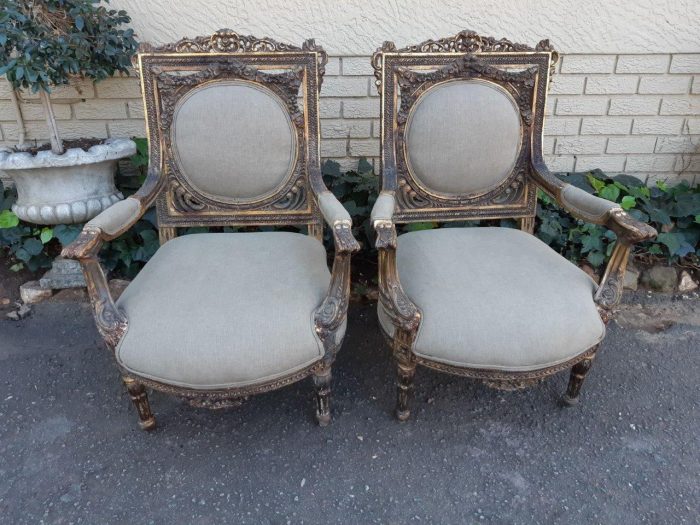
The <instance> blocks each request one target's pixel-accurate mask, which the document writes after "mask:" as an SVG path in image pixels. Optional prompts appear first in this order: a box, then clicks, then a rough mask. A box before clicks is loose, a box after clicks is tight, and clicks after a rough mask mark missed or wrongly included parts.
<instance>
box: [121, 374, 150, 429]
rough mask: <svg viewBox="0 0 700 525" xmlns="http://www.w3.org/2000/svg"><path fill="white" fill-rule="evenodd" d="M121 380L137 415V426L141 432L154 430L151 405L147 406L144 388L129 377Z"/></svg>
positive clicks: (146, 395)
mask: <svg viewBox="0 0 700 525" xmlns="http://www.w3.org/2000/svg"><path fill="white" fill-rule="evenodd" d="M122 380H123V381H124V386H126V389H127V390H128V391H129V395H130V396H131V401H133V403H134V406H135V407H136V411H137V412H138V414H139V426H140V427H141V429H143V430H153V429H154V428H156V418H155V416H154V415H153V412H151V405H149V404H148V394H147V393H146V388H145V387H144V386H143V385H142V384H141V383H139V382H138V381H136V380H135V379H132V378H130V377H124V378H122Z"/></svg>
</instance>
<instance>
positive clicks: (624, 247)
mask: <svg viewBox="0 0 700 525" xmlns="http://www.w3.org/2000/svg"><path fill="white" fill-rule="evenodd" d="M532 168H533V170H532V174H533V176H534V178H535V180H536V181H537V184H538V185H539V186H540V187H541V188H542V189H543V190H544V191H546V192H547V193H548V194H549V195H551V196H552V197H554V198H555V199H556V200H557V202H558V203H559V204H560V205H561V206H562V207H563V208H564V209H565V210H566V211H568V212H569V213H571V214H572V215H573V216H574V217H577V218H579V219H582V220H584V221H588V222H592V223H594V224H600V225H602V226H606V227H608V228H609V229H611V230H612V231H614V232H615V234H616V235H617V242H616V243H615V247H614V248H613V253H612V255H611V256H610V261H609V262H608V265H607V267H606V268H605V273H604V274H603V278H602V279H601V281H600V286H599V287H598V290H597V291H596V294H595V297H594V299H595V302H596V303H597V305H598V311H599V313H600V316H601V318H602V319H603V322H605V323H606V324H607V323H608V321H610V319H611V318H612V315H613V313H612V312H613V309H614V308H615V307H616V306H617V305H618V304H619V303H620V300H621V299H622V290H623V284H624V278H625V271H626V269H627V260H628V258H629V255H630V251H631V247H632V245H633V244H634V243H637V242H641V241H645V240H648V239H652V238H654V237H656V234H657V232H656V230H655V229H654V228H653V227H652V226H650V225H648V224H645V223H643V222H640V221H638V220H636V219H634V218H632V217H631V216H630V215H629V214H628V213H627V212H625V211H624V210H623V209H622V208H621V207H620V206H619V205H618V204H615V203H614V202H610V201H607V200H605V199H601V198H600V197H596V196H594V195H591V194H590V193H588V192H586V191H583V190H581V189H579V188H576V187H574V186H572V185H571V184H567V183H565V182H564V181H562V180H559V179H558V178H557V177H555V176H554V175H552V173H551V172H550V171H549V169H547V166H546V165H545V164H544V162H542V161H541V160H537V161H533V163H532Z"/></svg>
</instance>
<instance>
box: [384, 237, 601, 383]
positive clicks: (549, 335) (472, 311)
mask: <svg viewBox="0 0 700 525" xmlns="http://www.w3.org/2000/svg"><path fill="white" fill-rule="evenodd" d="M396 258H397V269H398V272H399V278H400V280H401V284H402V286H403V289H404V291H405V292H406V295H408V297H409V298H410V299H411V300H412V301H413V302H414V303H415V305H416V306H417V307H418V308H419V309H420V311H421V314H422V319H421V324H420V328H419V332H418V336H417V338H416V340H415V342H414V348H413V351H414V352H415V353H416V354H417V355H419V356H421V357H425V358H428V359H430V360H433V361H438V362H441V363H445V364H448V365H453V366H458V367H465V368H483V369H494V370H505V371H531V370H538V369H541V368H546V367H549V366H554V365H557V364H560V363H564V362H566V361H568V360H569V359H572V358H574V357H576V356H577V355H579V354H581V353H583V352H585V351H586V350H588V349H589V348H591V347H593V346H594V345H596V344H597V343H598V342H600V341H601V340H602V338H603V337H604V335H605V326H604V324H603V322H602V321H601V319H600V316H599V314H598V311H597V308H596V305H595V303H594V301H593V295H594V293H595V291H596V284H595V283H594V282H593V280H592V279H591V278H590V277H589V276H588V275H586V274H585V273H584V272H583V271H582V270H580V269H579V268H577V267H576V266H575V265H573V264H572V263H570V262H569V261H567V260H566V259H564V258H563V257H562V256H560V255H559V254H558V253H556V252H555V251H554V250H552V249H551V248H549V247H548V246H547V245H546V244H544V243H543V242H542V241H540V240H539V239H537V238H536V237H534V236H533V235H530V234H528V233H525V232H522V231H520V230H514V229H510V228H442V229H438V230H424V231H418V232H411V233H407V234H404V235H401V236H400V237H399V239H398V247H397V253H396ZM379 319H380V322H381V324H382V326H383V328H384V330H385V331H386V332H387V333H389V334H390V335H393V331H394V327H393V325H392V324H391V321H390V320H389V318H388V317H387V315H386V313H385V312H384V311H383V310H382V308H381V306H380V309H379Z"/></svg>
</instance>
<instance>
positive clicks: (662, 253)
mask: <svg viewBox="0 0 700 525" xmlns="http://www.w3.org/2000/svg"><path fill="white" fill-rule="evenodd" d="M562 179H564V180H565V181H566V182H569V183H570V184H573V185H575V186H577V187H579V188H581V189H583V190H586V191H588V192H589V193H593V194H595V195H597V196H599V197H602V198H604V199H607V200H609V201H612V202H617V203H619V204H620V206H621V207H622V208H623V209H625V210H627V212H628V213H630V215H632V216H633V217H635V218H636V219H638V220H640V221H643V222H648V223H650V224H651V225H652V226H654V227H655V228H656V229H657V230H658V231H659V235H658V237H657V238H656V239H653V240H651V241H647V242H644V243H640V244H638V245H635V247H634V256H635V257H637V258H639V259H645V260H647V261H648V262H654V261H666V262H667V263H670V264H678V263H679V262H681V261H682V262H683V263H684V264H688V265H691V266H697V265H698V259H699V257H700V245H699V244H700V214H699V212H700V189H699V188H698V187H694V188H693V187H690V185H689V184H688V183H687V182H685V181H682V182H680V183H678V184H676V185H673V186H670V185H668V184H667V183H666V182H662V181H658V182H657V183H656V184H655V185H653V186H646V185H645V184H644V183H643V182H641V181H640V180H639V179H637V178H635V177H631V176H628V175H618V176H616V177H609V176H607V175H606V174H605V173H603V172H602V171H600V170H594V171H592V172H588V173H572V174H569V175H566V176H562ZM537 216H538V228H537V231H536V234H537V236H538V237H539V238H540V239H542V240H543V241H545V242H546V243H547V244H549V245H550V246H552V247H553V248H554V249H556V250H557V251H559V252H560V253H561V254H562V255H564V256H565V257H567V258H568V259H570V260H572V261H576V262H579V261H582V260H585V261H587V262H588V263H589V264H590V265H591V266H593V267H594V268H599V267H600V266H602V265H603V264H604V263H605V262H607V260H608V258H609V256H610V254H611V252H612V249H613V247H614V245H615V240H616V237H615V234H614V233H613V232H611V231H610V230H608V229H607V228H604V227H602V226H597V225H594V224H589V223H584V222H582V221H577V220H575V219H573V218H571V216H570V215H568V214H567V213H566V212H564V211H563V210H561V209H560V208H559V207H558V206H557V205H556V204H555V202H554V201H553V200H552V199H550V198H549V197H548V196H547V195H544V194H542V193H540V198H539V205H538V210H537Z"/></svg>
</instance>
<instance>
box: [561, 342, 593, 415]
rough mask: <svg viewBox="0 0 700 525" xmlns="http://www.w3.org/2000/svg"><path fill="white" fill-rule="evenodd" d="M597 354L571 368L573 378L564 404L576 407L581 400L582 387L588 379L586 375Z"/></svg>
mask: <svg viewBox="0 0 700 525" xmlns="http://www.w3.org/2000/svg"><path fill="white" fill-rule="evenodd" d="M594 356H595V354H594V355H593V356H591V357H587V358H586V359H584V360H583V361H581V362H579V363H576V364H575V365H574V366H573V367H572V368H571V376H570V377H569V386H568V387H567V389H566V394H565V395H564V403H566V404H567V405H570V406H571V405H576V404H577V403H578V400H579V395H580V394H581V386H582V385H583V381H584V379H586V374H588V372H589V371H590V369H591V365H592V364H593V358H594Z"/></svg>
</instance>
